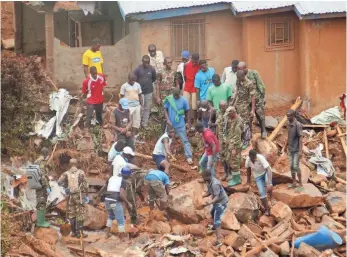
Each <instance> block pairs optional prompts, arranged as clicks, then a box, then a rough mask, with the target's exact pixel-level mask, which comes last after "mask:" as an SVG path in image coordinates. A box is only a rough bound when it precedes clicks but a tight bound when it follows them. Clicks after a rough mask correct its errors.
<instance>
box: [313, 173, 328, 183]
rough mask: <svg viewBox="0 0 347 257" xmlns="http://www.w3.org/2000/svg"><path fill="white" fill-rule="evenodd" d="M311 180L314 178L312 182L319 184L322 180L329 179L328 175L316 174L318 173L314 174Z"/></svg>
mask: <svg viewBox="0 0 347 257" xmlns="http://www.w3.org/2000/svg"><path fill="white" fill-rule="evenodd" d="M311 180H312V182H313V183H314V184H317V185H319V184H320V183H321V182H323V181H324V182H325V181H327V180H328V179H327V177H326V176H324V175H323V174H316V175H314V176H313V177H312V178H311Z"/></svg>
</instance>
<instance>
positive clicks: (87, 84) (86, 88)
mask: <svg viewBox="0 0 347 257" xmlns="http://www.w3.org/2000/svg"><path fill="white" fill-rule="evenodd" d="M105 86H106V79H105V76H104V75H102V74H98V73H97V69H96V67H95V66H92V67H90V75H89V76H88V77H87V78H86V79H85V80H84V81H83V85H82V92H83V94H84V95H85V96H86V97H87V117H86V127H87V128H90V125H91V120H92V117H93V111H94V110H95V116H96V120H97V122H98V123H99V125H100V126H102V111H103V107H104V105H103V103H104V92H103V90H104V87H105Z"/></svg>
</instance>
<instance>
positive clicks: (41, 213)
mask: <svg viewBox="0 0 347 257" xmlns="http://www.w3.org/2000/svg"><path fill="white" fill-rule="evenodd" d="M45 215H46V210H37V220H36V226H37V227H40V228H48V227H49V226H50V224H49V222H47V221H46V219H45Z"/></svg>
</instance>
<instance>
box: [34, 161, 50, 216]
mask: <svg viewBox="0 0 347 257" xmlns="http://www.w3.org/2000/svg"><path fill="white" fill-rule="evenodd" d="M35 164H38V165H40V170H41V174H42V175H41V183H42V187H41V188H40V189H36V202H37V204H36V209H37V210H46V205H47V197H48V193H47V188H50V185H49V179H48V176H47V174H48V165H47V161H46V160H45V157H44V156H40V157H39V158H38V159H37V160H36V161H35Z"/></svg>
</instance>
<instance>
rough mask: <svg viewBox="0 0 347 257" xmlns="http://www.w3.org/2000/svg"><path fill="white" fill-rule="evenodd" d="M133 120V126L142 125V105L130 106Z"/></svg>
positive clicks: (138, 126)
mask: <svg viewBox="0 0 347 257" xmlns="http://www.w3.org/2000/svg"><path fill="white" fill-rule="evenodd" d="M129 111H130V115H131V121H132V123H133V125H132V126H133V128H136V129H138V128H140V125H141V105H138V106H136V107H129Z"/></svg>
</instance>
